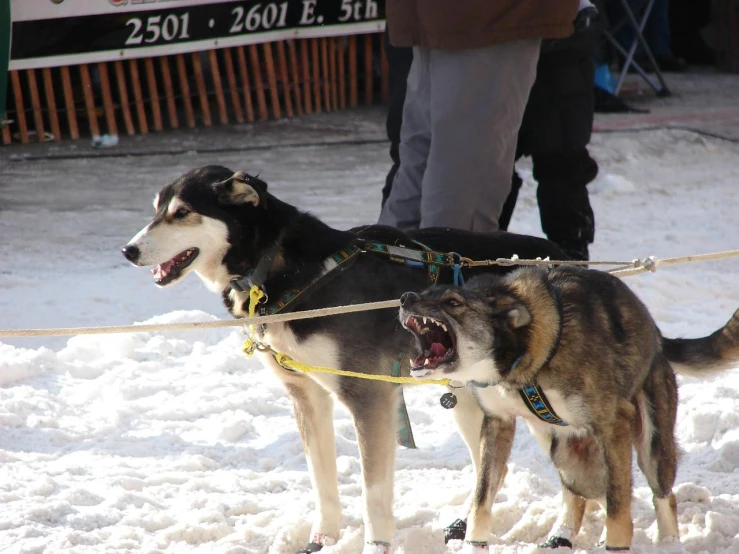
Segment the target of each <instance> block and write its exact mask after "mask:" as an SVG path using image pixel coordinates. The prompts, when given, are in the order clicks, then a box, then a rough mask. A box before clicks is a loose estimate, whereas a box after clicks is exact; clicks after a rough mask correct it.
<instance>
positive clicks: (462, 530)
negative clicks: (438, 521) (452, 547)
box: [444, 519, 467, 544]
mask: <svg viewBox="0 0 739 554" xmlns="http://www.w3.org/2000/svg"><path fill="white" fill-rule="evenodd" d="M466 534H467V520H466V519H455V520H454V522H452V524H451V525H449V526H448V527H444V544H447V543H448V542H449V541H454V540H457V541H463V540H464V536H465V535H466Z"/></svg>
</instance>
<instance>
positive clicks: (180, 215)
mask: <svg viewBox="0 0 739 554" xmlns="http://www.w3.org/2000/svg"><path fill="white" fill-rule="evenodd" d="M189 213H190V210H188V209H187V208H179V209H178V210H177V211H176V212H175V213H174V217H175V219H182V218H183V217H185V216H187V214H189Z"/></svg>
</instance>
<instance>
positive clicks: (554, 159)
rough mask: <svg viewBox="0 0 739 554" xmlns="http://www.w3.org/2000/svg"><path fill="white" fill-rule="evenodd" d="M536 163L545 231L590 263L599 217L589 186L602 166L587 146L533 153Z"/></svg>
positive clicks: (535, 175)
mask: <svg viewBox="0 0 739 554" xmlns="http://www.w3.org/2000/svg"><path fill="white" fill-rule="evenodd" d="M532 160H533V162H534V179H536V181H537V182H538V184H539V186H538V188H537V191H536V197H537V200H538V202H539V214H540V216H541V228H542V230H543V231H544V233H545V234H546V235H547V238H549V240H551V241H553V242H556V243H557V244H558V245H559V246H560V247H561V248H562V250H564V251H565V253H567V254H569V255H570V256H571V257H572V258H573V259H577V260H588V259H589V252H588V244H590V243H592V242H593V239H594V238H595V215H594V214H593V208H592V207H591V206H590V197H589V195H588V189H587V184H588V183H590V182H591V181H592V180H593V179H595V177H596V175H597V174H598V164H597V163H596V162H595V160H593V159H592V158H591V157H590V154H589V153H588V149H587V148H586V147H582V148H577V149H573V150H567V151H562V152H555V153H549V154H533V155H532Z"/></svg>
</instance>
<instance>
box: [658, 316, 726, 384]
mask: <svg viewBox="0 0 739 554" xmlns="http://www.w3.org/2000/svg"><path fill="white" fill-rule="evenodd" d="M662 350H663V352H664V354H665V356H666V357H667V359H668V360H669V362H670V363H671V364H672V367H673V369H674V370H675V371H676V372H677V373H680V374H682V375H690V376H692V377H707V376H708V375H710V374H712V373H718V372H720V371H724V370H727V369H732V368H739V310H737V311H736V312H734V315H733V317H732V318H731V319H730V320H729V321H728V322H727V323H726V325H724V326H723V327H721V329H719V330H718V331H716V332H714V333H711V334H710V335H708V336H707V337H702V338H699V339H668V338H663V339H662Z"/></svg>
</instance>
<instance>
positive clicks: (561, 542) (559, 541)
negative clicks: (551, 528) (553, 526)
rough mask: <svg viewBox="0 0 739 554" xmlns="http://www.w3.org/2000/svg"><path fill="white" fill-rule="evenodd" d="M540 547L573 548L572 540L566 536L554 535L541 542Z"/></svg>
mask: <svg viewBox="0 0 739 554" xmlns="http://www.w3.org/2000/svg"><path fill="white" fill-rule="evenodd" d="M539 548H572V542H570V540H569V539H567V538H565V537H559V536H557V535H552V536H551V537H549V538H548V539H547V540H546V542H543V543H541V544H540V545H539Z"/></svg>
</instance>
